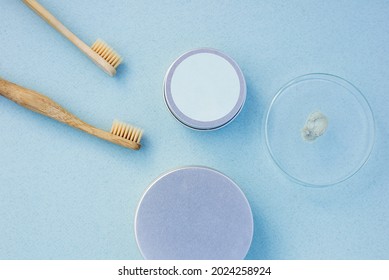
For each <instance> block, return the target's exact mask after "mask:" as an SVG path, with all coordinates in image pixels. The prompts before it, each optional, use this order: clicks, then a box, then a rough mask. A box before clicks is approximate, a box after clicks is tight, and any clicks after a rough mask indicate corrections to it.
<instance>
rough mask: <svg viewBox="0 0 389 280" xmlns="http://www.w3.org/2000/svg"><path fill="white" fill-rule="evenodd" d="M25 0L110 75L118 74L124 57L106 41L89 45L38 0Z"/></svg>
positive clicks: (24, 0) (98, 41)
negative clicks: (117, 70) (117, 69)
mask: <svg viewBox="0 0 389 280" xmlns="http://www.w3.org/2000/svg"><path fill="white" fill-rule="evenodd" d="M23 2H24V3H25V4H26V5H27V6H28V7H30V8H31V9H32V10H33V11H35V12H36V13H37V14H38V15H39V16H40V17H42V18H43V19H44V20H45V21H46V22H47V23H48V24H50V25H51V26H52V27H53V28H55V29H56V30H57V31H58V32H59V33H61V34H62V35H63V36H65V37H66V38H67V39H68V40H69V41H70V42H72V43H73V44H74V45H75V46H76V47H78V48H79V49H80V50H81V51H82V52H83V53H84V54H86V55H87V56H88V57H89V58H90V59H91V60H92V61H93V62H94V63H96V65H98V66H99V67H100V68H101V69H103V70H104V71H105V72H106V73H107V74H108V75H110V76H114V75H115V74H116V68H117V67H118V66H119V64H120V63H121V62H122V58H121V56H120V55H119V54H117V53H116V52H115V51H114V50H113V49H112V48H111V47H109V46H108V45H107V44H106V43H104V42H103V41H101V40H99V39H98V40H97V41H96V42H95V43H94V44H93V45H92V47H89V46H88V45H87V44H85V43H84V42H83V41H82V40H80V39H79V38H78V37H77V36H76V35H75V34H73V33H72V32H71V31H70V30H69V29H67V28H66V27H65V26H64V25H63V24H62V23H61V22H60V21H59V20H58V19H56V18H55V17H54V16H53V15H52V14H51V13H50V12H49V11H48V10H46V9H45V8H44V7H43V6H42V5H41V4H39V3H38V2H37V1H36V0H23Z"/></svg>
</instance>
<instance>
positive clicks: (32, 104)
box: [0, 78, 86, 128]
mask: <svg viewBox="0 0 389 280" xmlns="http://www.w3.org/2000/svg"><path fill="white" fill-rule="evenodd" d="M0 95H2V96H4V97H6V98H8V99H10V100H12V101H14V102H15V103H17V104H19V105H20V106H23V107H25V108H27V109H30V110H31V111H34V112H37V113H39V114H42V115H45V116H47V117H49V118H52V119H55V120H57V121H60V122H62V123H66V124H68V125H70V126H73V127H76V128H80V126H83V125H85V124H86V123H85V122H83V121H81V120H80V119H79V118H77V117H76V116H74V115H73V114H71V113H69V112H68V111H66V110H65V109H64V108H62V107H61V106H60V105H59V104H57V103H56V102H54V101H53V100H51V99H50V98H48V97H46V96H44V95H42V94H40V93H38V92H36V91H33V90H30V89H27V88H24V87H21V86H19V85H16V84H14V83H11V82H8V81H6V80H3V79H1V78H0Z"/></svg>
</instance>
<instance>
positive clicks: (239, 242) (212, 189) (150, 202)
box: [135, 166, 253, 260]
mask: <svg viewBox="0 0 389 280" xmlns="http://www.w3.org/2000/svg"><path fill="white" fill-rule="evenodd" d="M135 235H136V241H137V243H138V247H139V249H140V251H141V253H142V255H143V257H144V258H145V259H187V260H188V259H244V257H245V256H246V254H247V251H248V250H249V247H250V245H251V241H252V237H253V216H252V213H251V208H250V205H249V203H248V201H247V199H246V197H245V195H244V194H243V192H242V191H241V190H240V188H239V187H238V186H237V185H236V184H235V183H234V182H233V181H232V180H231V179H229V178H228V177H227V176H225V175H223V174H222V173H220V172H218V171H216V170H213V169H210V168H206V167H199V166H191V167H183V168H180V169H177V170H174V171H171V172H168V173H166V174H164V175H162V176H161V177H159V178H158V179H157V180H156V181H154V182H153V183H152V184H151V186H150V187H149V188H148V189H147V191H146V192H145V194H144V195H143V197H142V199H141V201H140V203H139V206H138V209H137V212H136V218H135Z"/></svg>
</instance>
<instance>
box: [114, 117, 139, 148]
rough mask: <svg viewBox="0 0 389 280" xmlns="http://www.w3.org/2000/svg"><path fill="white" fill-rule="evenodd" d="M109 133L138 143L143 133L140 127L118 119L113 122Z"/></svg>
mask: <svg viewBox="0 0 389 280" xmlns="http://www.w3.org/2000/svg"><path fill="white" fill-rule="evenodd" d="M111 133H112V134H114V135H116V136H120V137H123V138H124V139H127V140H130V141H133V142H136V143H138V144H140V140H141V139H142V135H143V131H142V130H141V129H139V128H136V127H133V126H131V125H128V124H125V123H123V122H119V121H114V122H113V124H112V128H111Z"/></svg>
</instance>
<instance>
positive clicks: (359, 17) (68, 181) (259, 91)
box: [0, 0, 389, 259]
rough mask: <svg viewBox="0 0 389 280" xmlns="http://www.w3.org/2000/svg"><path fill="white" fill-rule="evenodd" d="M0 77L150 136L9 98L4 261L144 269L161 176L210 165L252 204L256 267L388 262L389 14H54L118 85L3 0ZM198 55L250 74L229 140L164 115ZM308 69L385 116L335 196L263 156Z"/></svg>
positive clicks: (319, 6) (218, 5) (362, 6)
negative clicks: (133, 137) (139, 138)
mask: <svg viewBox="0 0 389 280" xmlns="http://www.w3.org/2000/svg"><path fill="white" fill-rule="evenodd" d="M0 2H1V10H0V53H1V59H0V70H1V72H0V75H1V76H2V77H3V78H5V79H8V80H10V81H13V82H15V83H18V84H20V85H24V86H26V87H29V88H31V89H35V90H37V91H39V92H41V93H44V94H45V95H47V96H49V97H50V98H52V99H54V100H55V101H57V102H58V103H59V104H61V105H63V106H64V107H65V108H67V109H68V110H70V111H71V112H73V113H75V114H76V115H77V116H79V117H80V118H82V119H84V120H85V121H87V122H89V123H91V124H93V125H96V126H98V127H101V128H104V129H107V130H108V129H109V128H110V126H111V123H112V120H113V119H119V120H122V121H125V122H128V123H131V124H133V125H136V126H139V127H142V128H143V129H144V130H145V137H144V140H143V145H144V146H143V148H142V149H141V150H140V151H138V152H135V151H131V150H126V149H124V148H121V147H119V146H115V145H112V144H110V143H107V142H105V141H102V140H99V139H97V138H94V137H92V136H89V135H87V134H84V133H82V132H80V131H77V130H74V129H71V128H69V127H67V126H65V125H63V124H60V123H58V122H55V121H52V120H50V119H48V118H46V117H43V116H41V115H38V114H35V113H33V112H30V111H28V110H26V109H24V108H22V107H20V106H18V105H16V104H14V103H12V102H10V101H9V100H7V99H4V98H0V147H1V148H0V258H1V259H141V255H140V253H139V251H138V249H137V246H136V242H135V238H134V231H133V221H134V215H135V210H136V206H137V203H138V201H139V199H140V198H141V195H142V193H143V191H144V190H145V189H146V188H147V186H148V185H149V184H150V183H151V182H152V181H153V180H154V179H155V178H156V177H158V176H159V175H160V174H161V173H164V172H165V171H168V170H171V169H174V168H176V167H179V166H183V165H205V166H209V167H212V168H215V169H217V170H219V171H221V172H223V173H225V174H227V175H228V176H229V177H230V178H232V179H233V180H234V181H235V182H236V183H238V184H239V185H240V187H241V188H242V190H243V191H244V193H245V194H246V195H247V198H248V200H249V202H250V204H251V206H252V211H253V214H254V219H255V221H254V222H255V236H254V240H253V243H252V247H251V250H250V251H249V254H248V256H247V258H248V259H389V202H388V201H389V184H388V182H389V172H388V171H389V170H388V159H389V148H388V144H389V142H388V139H389V133H388V131H389V129H388V128H389V122H388V108H389V107H388V105H389V79H388V77H389V67H388V66H389V55H388V54H389V16H388V15H389V2H387V1H377V0H374V1H362V0H360V1H352V0H350V1H309V0H305V1H254V0H253V1H209V0H207V1H206V0H201V1H178V0H177V1H128V0H116V1H86V0H84V1H49V0H41V3H42V4H43V5H44V6H46V7H47V8H48V9H49V10H50V11H51V12H52V13H53V14H54V15H56V16H57V17H58V18H59V19H60V20H62V21H63V23H64V24H65V25H67V26H68V27H69V28H70V29H71V30H73V31H74V32H75V33H76V34H77V35H79V37H80V38H82V39H83V40H84V41H85V42H87V43H88V44H92V43H93V42H94V41H95V40H96V39H97V38H102V39H104V40H105V41H107V42H108V43H109V44H110V45H112V46H113V47H114V48H115V49H116V50H117V51H118V52H119V53H120V54H121V55H123V57H124V59H125V62H124V64H123V65H121V66H120V67H119V68H118V75H117V76H116V77H115V78H110V77H109V76H107V75H106V74H104V72H102V71H101V70H100V69H99V68H97V67H96V66H95V65H94V64H93V63H92V62H90V61H89V60H88V58H86V57H84V56H83V55H82V54H81V53H80V52H79V51H78V50H77V49H76V48H75V47H74V46H73V45H71V44H70V43H69V42H68V41H66V39H64V38H63V37H62V36H60V35H59V34H58V33H57V32H55V31H54V30H53V29H52V28H51V27H50V26H48V25H47V24H46V23H45V22H44V21H42V19H41V18H39V17H38V16H36V15H35V14H34V13H33V12H32V11H31V10H30V9H28V8H27V7H26V6H25V5H24V4H23V3H22V1H14V0H0ZM197 47H213V48H216V49H220V50H222V51H223V52H225V53H226V54H228V55H230V56H231V57H232V58H234V59H235V60H236V61H237V63H238V64H239V65H240V67H241V68H242V71H243V72H244V74H245V77H246V81H247V85H248V97H247V101H246V104H245V107H244V108H243V110H242V112H241V114H240V115H239V116H238V117H237V119H236V120H234V121H233V122H232V123H231V124H229V125H228V126H227V127H225V128H223V129H220V130H217V131H213V132H198V131H192V130H190V129H187V128H186V127H184V126H182V125H181V124H180V123H178V122H177V121H176V120H175V119H174V118H173V117H172V116H171V115H170V113H169V112H168V110H167V109H166V108H165V104H164V101H163V98H162V83H163V78H164V75H165V72H166V70H167V69H168V67H169V65H170V64H171V63H172V62H173V61H174V59H176V58H177V57H178V56H179V55H180V54H182V53H183V52H186V51H188V50H191V49H193V48H197ZM311 72H324V73H332V74H335V75H338V76H341V77H343V78H345V79H347V80H349V81H350V82H352V83H353V84H354V85H356V86H357V87H358V88H359V89H360V90H361V91H362V92H363V93H364V94H365V96H366V98H367V99H368V100H369V102H370V105H371V107H372V109H373V112H374V115H375V118H376V129H377V135H376V144H375V146H374V150H373V152H372V155H371V158H370V160H369V161H368V163H367V164H366V166H365V167H364V168H363V169H362V170H361V171H360V172H358V173H357V174H356V175H355V176H354V177H352V178H351V179H349V180H347V181H345V182H343V183H341V184H339V185H336V186H334V187H329V188H324V189H312V188H305V187H302V186H300V185H298V184H296V183H293V182H291V181H290V180H289V179H288V178H286V177H285V176H284V175H283V174H282V173H281V172H280V170H279V169H278V168H277V167H276V166H275V164H274V163H273V162H272V161H271V159H270V158H269V155H268V154H267V151H266V148H265V143H264V139H263V119H264V114H265V112H266V110H267V108H268V105H269V104H270V102H271V99H272V97H273V96H274V95H275V93H276V92H277V90H278V89H279V88H280V87H281V86H282V85H283V84H285V83H286V82H288V81H289V80H291V79H293V78H295V77H297V76H299V75H302V74H307V73H311Z"/></svg>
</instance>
